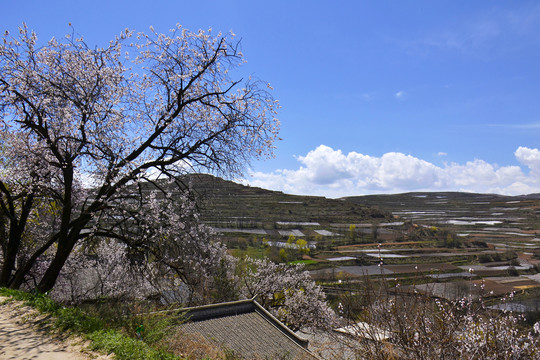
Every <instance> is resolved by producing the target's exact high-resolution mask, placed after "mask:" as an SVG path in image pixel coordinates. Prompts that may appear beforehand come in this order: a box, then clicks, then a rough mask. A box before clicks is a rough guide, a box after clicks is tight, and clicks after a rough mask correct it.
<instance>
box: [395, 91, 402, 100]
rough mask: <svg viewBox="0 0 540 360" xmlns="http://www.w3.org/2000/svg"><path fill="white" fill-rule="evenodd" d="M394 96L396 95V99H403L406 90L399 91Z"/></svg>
mask: <svg viewBox="0 0 540 360" xmlns="http://www.w3.org/2000/svg"><path fill="white" fill-rule="evenodd" d="M394 96H395V97H396V99H403V98H404V97H405V91H398V92H397V93H395V94H394Z"/></svg>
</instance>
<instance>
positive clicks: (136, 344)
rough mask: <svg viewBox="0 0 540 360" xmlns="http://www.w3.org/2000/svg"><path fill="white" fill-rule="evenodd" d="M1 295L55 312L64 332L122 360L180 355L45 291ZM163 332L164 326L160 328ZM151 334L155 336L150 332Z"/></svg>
mask: <svg viewBox="0 0 540 360" xmlns="http://www.w3.org/2000/svg"><path fill="white" fill-rule="evenodd" d="M0 295H3V296H8V297H11V299H12V300H16V301H23V302H24V303H25V305H28V306H31V307H33V308H35V309H36V310H38V311H39V312H41V313H44V314H48V315H51V319H50V320H49V321H50V325H51V326H52V328H53V329H55V330H57V331H61V332H70V333H72V334H75V335H79V336H83V337H84V338H86V339H89V340H90V341H91V344H90V348H91V349H92V350H97V351H101V352H105V353H109V354H111V353H112V354H114V358H115V359H119V360H138V359H140V360H172V359H179V358H178V357H177V356H175V355H173V354H170V353H166V352H164V351H162V350H158V349H155V348H153V347H152V346H151V345H149V344H148V343H147V342H145V341H142V340H139V339H134V338H132V337H129V336H127V335H125V334H124V333H122V332H121V331H120V329H111V328H108V325H107V324H109V323H110V322H107V321H106V319H100V318H97V317H94V316H91V315H89V314H87V313H85V312H84V311H82V310H81V309H79V308H71V307H63V306H61V305H59V304H57V303H55V302H54V301H52V300H51V299H50V298H49V297H47V296H46V295H43V294H30V293H26V292H23V291H18V290H11V289H6V288H0ZM156 330H157V331H161V330H162V329H156ZM148 336H150V337H151V336H152V334H151V333H150V334H149V335H148Z"/></svg>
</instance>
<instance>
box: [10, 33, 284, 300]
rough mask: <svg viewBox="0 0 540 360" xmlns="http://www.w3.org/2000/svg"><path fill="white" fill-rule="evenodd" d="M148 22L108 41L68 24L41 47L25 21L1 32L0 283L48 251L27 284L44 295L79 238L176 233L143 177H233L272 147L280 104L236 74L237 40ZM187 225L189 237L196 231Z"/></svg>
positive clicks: (139, 238) (17, 278) (130, 239)
mask: <svg viewBox="0 0 540 360" xmlns="http://www.w3.org/2000/svg"><path fill="white" fill-rule="evenodd" d="M150 29H151V31H150V32H149V33H148V34H147V33H142V32H141V33H135V32H133V31H130V30H126V31H125V32H123V33H121V34H120V35H118V36H116V37H115V38H114V39H113V40H111V41H110V43H109V44H108V45H107V46H105V47H103V48H99V47H96V48H92V47H90V46H88V45H87V43H85V41H84V40H83V38H82V37H76V36H75V34H74V32H72V33H71V34H69V35H67V36H66V37H65V38H63V39H61V40H58V39H54V38H53V39H52V40H50V41H49V42H48V43H47V44H45V45H43V46H39V45H38V39H37V36H36V34H35V33H34V32H32V31H30V30H29V29H28V28H27V27H26V25H23V26H22V27H21V28H20V31H19V34H18V36H11V35H10V34H8V33H6V34H5V35H4V36H3V40H2V44H0V130H1V131H2V140H0V209H1V210H0V214H1V215H2V216H3V217H4V219H5V221H3V224H4V229H6V231H4V232H3V233H4V236H2V237H1V238H0V242H1V247H2V254H3V262H2V268H1V270H0V286H10V287H13V288H18V287H20V286H21V284H22V283H23V282H24V281H26V280H27V278H28V274H29V273H30V270H31V269H32V267H33V266H34V265H35V264H36V262H38V261H39V259H40V258H42V257H43V256H44V254H49V255H50V256H51V260H50V262H48V266H47V268H46V269H45V271H44V273H43V275H42V276H41V277H40V279H37V281H36V285H35V287H36V289H37V290H39V291H42V292H46V291H49V290H51V289H52V288H53V286H54V285H55V282H56V280H57V278H58V276H59V274H60V271H61V269H62V267H63V266H64V264H65V263H66V261H67V259H68V258H69V256H70V254H71V253H72V251H73V249H74V248H75V247H76V246H77V245H79V244H81V242H84V241H87V240H92V241H96V239H104V238H114V239H117V240H118V241H121V242H125V243H126V244H127V245H128V246H130V247H133V248H138V249H145V247H148V246H147V245H148V244H149V243H152V244H154V245H155V244H158V243H159V241H167V240H171V241H172V239H171V238H170V237H169V238H168V239H167V238H165V237H164V235H163V232H161V231H156V228H152V226H158V224H159V226H161V228H162V229H166V228H167V224H166V222H167V221H172V220H173V219H172V218H171V217H169V218H167V217H163V216H162V215H163V213H162V212H163V209H158V208H156V207H155V206H154V207H152V206H153V205H151V201H150V200H149V198H148V197H147V196H146V195H144V192H142V191H140V189H141V184H142V182H143V181H149V182H152V181H153V179H155V178H156V177H157V176H161V177H164V178H167V179H169V180H170V181H171V182H172V183H174V184H180V181H179V177H180V176H181V175H182V174H185V173H186V172H187V171H188V170H191V171H210V172H214V173H219V174H222V175H223V174H236V173H240V172H241V171H242V170H243V169H244V167H245V165H246V164H247V163H249V161H250V160H252V159H254V158H259V157H265V156H270V155H271V154H272V150H273V142H274V141H275V140H276V137H277V132H278V126H279V125H278V121H277V119H276V118H275V115H276V110H277V107H278V104H277V102H276V101H275V100H274V99H273V98H272V97H271V96H270V95H269V93H268V91H267V90H266V86H267V85H266V84H264V83H262V82H260V81H253V80H251V79H247V80H242V79H233V78H232V76H231V73H230V71H231V70H234V69H235V68H237V67H238V66H239V65H240V64H241V63H242V62H243V55H242V54H241V52H240V51H239V47H238V45H239V44H238V42H237V41H235V40H234V35H232V34H230V35H222V34H217V35H212V32H211V31H208V32H205V31H198V32H191V31H188V30H186V29H184V28H182V27H181V26H180V25H177V26H176V27H175V28H174V29H172V30H171V32H170V33H169V34H159V33H157V32H155V31H154V30H153V29H152V28H150ZM156 186H158V187H159V185H158V184H157V183H156ZM163 194H164V198H165V197H166V196H168V195H169V194H168V190H166V191H165V190H164V191H163ZM143 195H144V196H143ZM134 205H135V206H134ZM138 205H141V206H138ZM169 210H170V209H169ZM176 210H180V211H181V209H175V211H176ZM143 211H144V213H141V212H143ZM111 224H115V225H117V226H111ZM152 224H153V225H152ZM120 225H123V226H120ZM151 225H152V226H151ZM178 227H180V228H181V223H180V224H178V223H177V224H175V227H174V228H175V229H176V228H178ZM126 229H130V231H127V232H122V231H121V230H126ZM134 229H138V230H137V231H134ZM186 230H187V231H188V232H190V231H191V232H193V233H191V235H193V236H191V235H190V238H192V239H196V236H195V233H194V232H196V231H197V227H193V226H190V227H186ZM36 234H37V235H36ZM151 235H152V236H154V237H153V238H152V241H150V236H151ZM158 240H159V241H158ZM175 240H178V241H182V239H180V238H178V237H177V238H175ZM184 240H185V239H184ZM205 244H207V245H208V244H210V243H209V242H207V243H205ZM154 245H152V248H153V249H154V250H155V251H153V255H152V256H157V255H158V251H157V250H156V249H158V248H159V247H157V246H154ZM183 246H184V247H189V246H191V250H189V251H192V252H194V251H195V250H196V249H197V247H201V246H202V247H204V246H203V245H201V244H194V243H193V244H191V245H188V244H187V243H185V244H184V245H183ZM172 250H173V249H169V250H168V253H167V256H171V255H172V254H173V251H172ZM206 250H208V247H206V248H204V249H201V251H202V253H205V251H206ZM139 253H140V254H144V256H148V254H150V253H152V251H140V252H139ZM178 255H181V254H178ZM169 259H170V258H169ZM155 260H159V259H157V258H155ZM169 265H171V266H172V265H175V263H174V262H173V261H169ZM176 265H179V264H176ZM176 270H177V271H178V272H180V271H181V270H182V271H183V272H184V274H185V273H186V272H189V271H190V270H189V269H188V268H187V267H185V266H184V267H183V268H181V267H178V266H177V268H176Z"/></svg>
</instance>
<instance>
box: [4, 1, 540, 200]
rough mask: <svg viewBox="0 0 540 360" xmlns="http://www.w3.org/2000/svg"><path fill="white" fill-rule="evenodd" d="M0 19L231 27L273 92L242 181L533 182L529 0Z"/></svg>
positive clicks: (536, 49)
mask: <svg viewBox="0 0 540 360" xmlns="http://www.w3.org/2000/svg"><path fill="white" fill-rule="evenodd" d="M0 21H1V22H0V24H1V25H2V31H4V30H10V31H15V30H16V28H17V27H18V26H19V25H20V24H21V23H22V22H23V21H24V22H26V23H27V24H28V26H29V27H30V28H32V29H34V30H35V31H36V32H37V33H38V36H39V37H40V39H41V40H43V41H45V40H48V39H49V38H50V37H52V36H56V37H62V36H63V35H64V34H66V33H67V32H69V31H70V30H69V28H68V23H72V24H73V26H74V27H75V29H76V31H77V32H78V33H80V34H81V35H83V36H84V37H85V39H86V41H87V42H88V43H89V44H105V43H106V42H107V41H108V40H109V39H111V38H112V37H113V36H114V35H116V34H118V33H119V32H121V31H122V30H123V29H124V28H126V27H127V28H131V29H135V30H142V31H147V30H148V27H149V26H150V25H152V26H153V27H154V28H155V29H156V30H157V31H160V32H164V31H167V30H168V29H169V28H171V27H173V26H174V25H175V24H176V23H180V24H182V25H183V26H185V27H187V28H189V29H191V30H197V29H199V28H202V29H207V28H209V27H212V28H213V29H214V31H218V30H220V31H224V32H226V31H229V30H232V31H233V32H234V33H236V34H237V36H238V38H241V39H242V50H243V53H244V55H245V57H246V59H247V61H248V63H247V64H246V65H245V66H244V68H243V69H242V72H244V73H249V74H253V75H254V76H256V77H258V78H261V79H263V80H265V81H268V82H270V83H271V84H272V86H273V88H274V91H273V96H274V97H275V98H276V99H278V100H279V101H280V104H281V106H282V108H281V110H280V113H279V119H280V121H281V133H280V137H281V138H282V140H281V141H279V142H277V143H276V146H277V149H276V151H275V155H276V156H275V158H273V159H270V160H266V161H257V162H254V163H253V164H252V167H251V169H250V170H249V171H248V172H247V174H246V179H245V180H244V181H245V182H249V183H250V184H252V185H255V186H261V187H264V188H269V189H274V190H281V191H285V192H287V193H295V194H313V195H323V196H327V197H340V196H345V195H361V194H371V193H398V192H407V191H425V190H428V191H444V190H457V191H474V192H483V193H488V192H489V193H491V192H495V193H502V194H525V193H532V192H540V151H539V150H538V148H539V139H540V81H539V80H540V3H538V2H536V1H519V2H515V1H401V2H397V1H369V2H368V1H352V0H351V1H313V0H311V1H291V0H289V1H267V2H263V1H225V0H223V1H210V0H209V1H206V2H194V1H179V0H170V1H159V0H156V1H153V2H149V1H137V0H132V1H111V0H110V1H102V0H96V1H92V2H75V1H55V0H50V1H30V0H27V1H25V2H18V1H17V2H16V1H2V12H1V13H0Z"/></svg>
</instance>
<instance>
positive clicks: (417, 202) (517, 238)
mask: <svg viewBox="0 0 540 360" xmlns="http://www.w3.org/2000/svg"><path fill="white" fill-rule="evenodd" d="M347 200H348V201H351V202H354V203H357V204H359V205H363V206H374V207H377V208H378V209H380V210H381V211H387V212H390V213H392V214H393V215H394V216H397V217H400V218H401V219H404V220H410V221H412V222H414V223H418V224H424V225H430V226H431V225H435V226H441V227H445V228H447V229H450V230H452V231H454V232H455V233H457V234H458V235H461V236H462V237H467V238H469V239H471V240H481V241H485V242H487V243H489V244H493V245H494V246H495V247H496V248H516V249H531V250H532V249H535V248H537V247H539V246H540V238H537V234H540V196H539V195H538V194H532V195H525V196H502V195H493V194H472V193H456V192H441V193H406V194H397V195H369V196H358V197H349V198H347ZM539 237H540V236H539Z"/></svg>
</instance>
